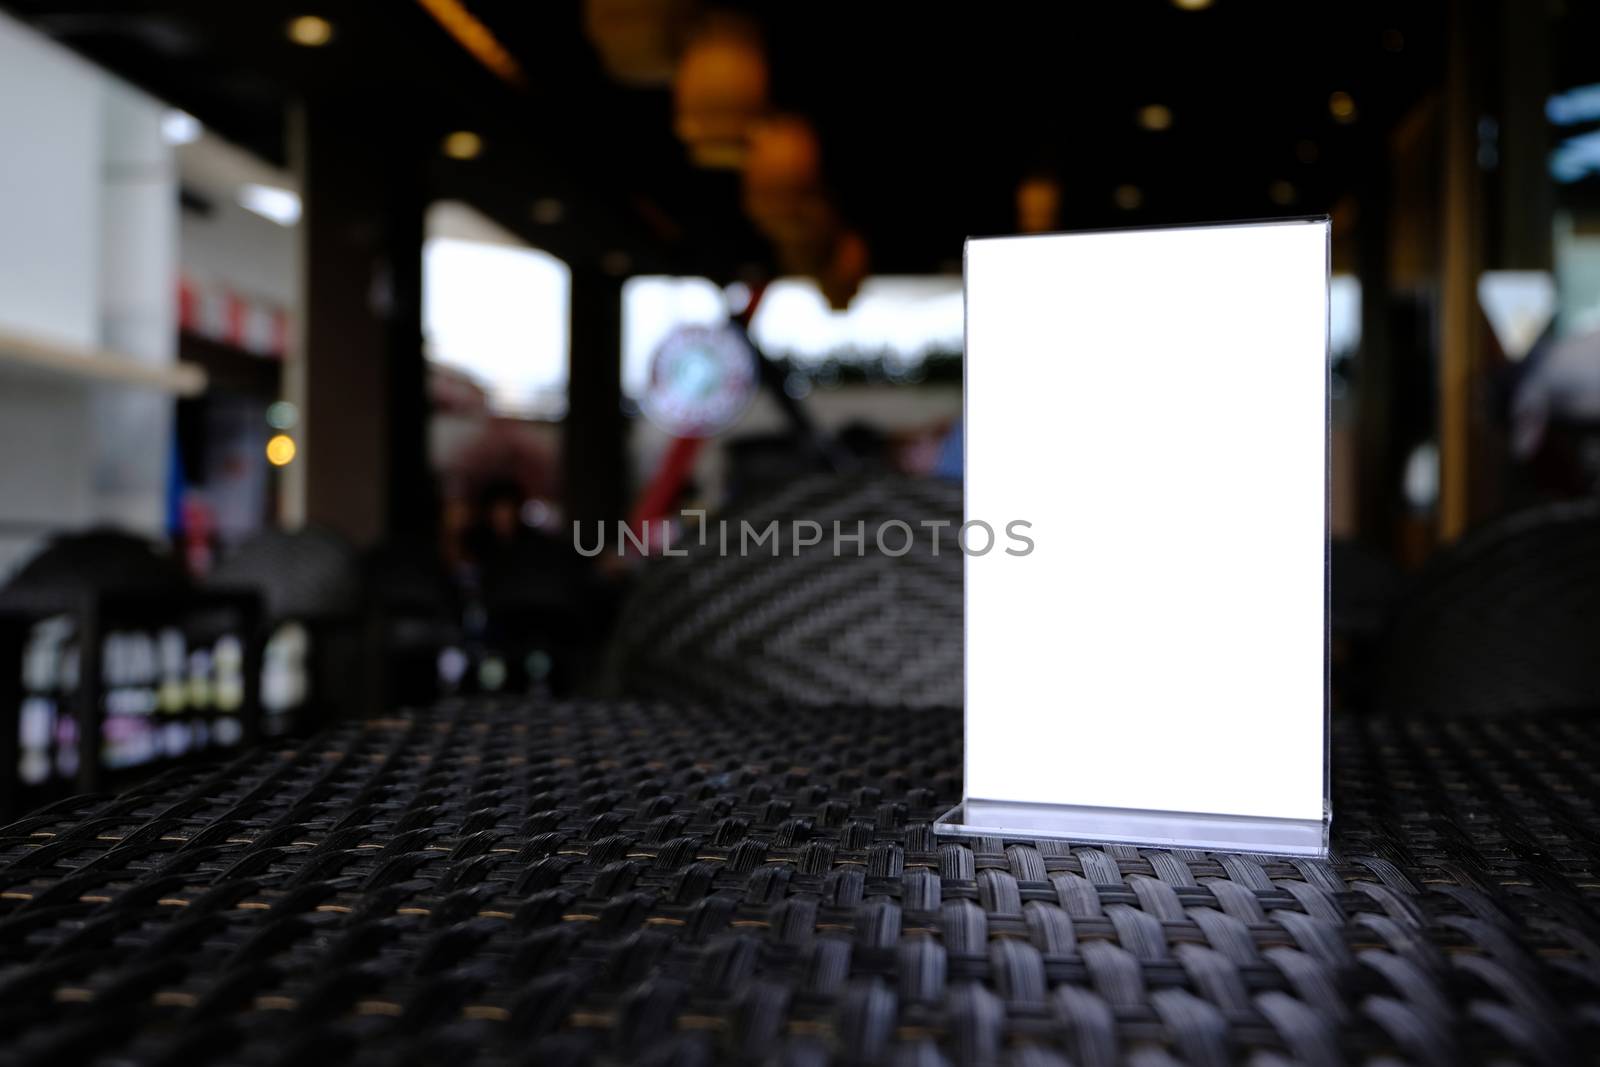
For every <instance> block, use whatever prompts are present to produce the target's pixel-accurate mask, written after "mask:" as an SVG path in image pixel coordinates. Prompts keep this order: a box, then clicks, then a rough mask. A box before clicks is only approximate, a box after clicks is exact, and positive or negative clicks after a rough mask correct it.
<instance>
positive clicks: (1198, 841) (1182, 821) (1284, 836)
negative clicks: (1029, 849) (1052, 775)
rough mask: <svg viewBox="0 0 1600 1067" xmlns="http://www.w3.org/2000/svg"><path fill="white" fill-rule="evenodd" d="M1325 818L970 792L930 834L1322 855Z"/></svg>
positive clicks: (1325, 852)
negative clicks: (1038, 800)
mask: <svg viewBox="0 0 1600 1067" xmlns="http://www.w3.org/2000/svg"><path fill="white" fill-rule="evenodd" d="M1328 824H1329V820H1328V818H1327V817H1326V816H1324V817H1323V818H1321V819H1273V818H1257V817H1253V816H1245V815H1201V814H1194V813H1191V812H1182V811H1148V810H1142V809H1134V808H1097V807H1089V806H1085V805H1078V804H1019V803H1014V802H1010V801H998V800H974V799H971V798H968V799H967V800H965V801H963V802H962V803H960V804H957V805H956V806H955V807H953V808H951V809H950V810H949V811H947V812H945V813H944V814H943V815H941V816H939V817H938V818H937V819H935V820H934V822H933V832H934V833H935V834H939V835H944V836H951V837H954V836H961V837H1003V838H1020V839H1023V840H1066V841H1079V842H1083V843H1085V844H1127V845H1144V846H1148V847H1155V848H1169V849H1189V850H1193V851H1196V852H1246V853H1251V854H1255V855H1269V856H1298V857H1302V858H1310V859H1325V858H1327V855H1328Z"/></svg>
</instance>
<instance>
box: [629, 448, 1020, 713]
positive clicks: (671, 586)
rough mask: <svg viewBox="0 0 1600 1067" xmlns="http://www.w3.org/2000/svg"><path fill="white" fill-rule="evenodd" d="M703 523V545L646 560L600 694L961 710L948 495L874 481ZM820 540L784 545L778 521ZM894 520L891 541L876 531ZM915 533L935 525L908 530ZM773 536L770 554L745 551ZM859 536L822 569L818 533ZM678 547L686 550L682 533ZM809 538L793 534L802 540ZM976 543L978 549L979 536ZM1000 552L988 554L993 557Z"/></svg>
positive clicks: (798, 491) (814, 487) (825, 481)
mask: <svg viewBox="0 0 1600 1067" xmlns="http://www.w3.org/2000/svg"><path fill="white" fill-rule="evenodd" d="M724 518H725V520H726V522H727V539H728V540H727V544H728V548H729V551H728V553H727V554H725V555H724V554H723V553H722V551H721V544H720V540H721V537H720V532H719V530H718V528H717V527H716V525H715V523H716V520H715V519H713V520H712V525H711V526H709V527H708V530H707V537H706V540H707V544H706V545H705V546H701V545H699V544H698V543H692V544H691V546H690V547H689V548H688V553H689V554H688V555H687V556H685V557H681V558H662V559H655V560H651V561H650V563H649V564H648V566H647V568H646V570H645V573H644V576H643V578H642V579H641V581H640V583H639V587H638V588H637V589H636V590H635V592H634V594H633V596H632V597H631V598H630V600H629V602H628V605H627V607H626V608H625V610H624V612H623V615H622V618H621V619H620V621H619V623H618V627H617V634H616V637H615V639H614V645H613V648H612V654H611V667H610V673H611V674H612V676H613V678H614V679H615V681H616V685H615V688H616V689H617V690H618V691H620V692H623V693H626V694H627V695H630V696H635V697H640V698H645V699H665V700H680V701H703V700H717V699H733V700H738V701H741V702H749V703H769V702H772V701H782V702H786V703H799V704H877V705H884V706H896V707H924V708H927V707H953V706H957V705H959V704H960V703H961V563H962V557H961V552H960V549H959V546H958V545H957V543H956V530H957V528H958V527H959V526H960V525H961V487H960V486H959V485H956V484H954V483H949V482H938V481H928V480H922V481H919V480H914V479H909V478H900V477H893V476H886V475H870V476H857V477H853V478H837V477H834V476H831V475H830V476H825V477H818V478H813V479H807V480H804V481H801V482H797V483H796V484H795V485H793V486H790V487H789V488H787V489H786V490H784V491H783V492H781V493H778V494H775V495H772V496H768V497H765V498H763V499H761V500H758V501H755V502H753V503H751V504H750V505H749V506H747V507H745V508H743V509H739V510H736V511H734V512H732V513H731V514H729V515H727V516H724ZM796 520H809V521H811V522H815V523H817V524H818V526H819V527H820V528H821V530H822V535H821V536H822V542H821V543H820V544H815V545H803V544H801V545H797V544H796V542H795V540H794V539H793V537H792V533H793V527H792V526H791V523H792V522H793V521H796ZM894 520H898V521H899V522H902V523H905V524H906V525H907V527H909V529H910V532H911V534H912V537H913V540H912V541H911V543H910V546H909V550H907V551H905V553H904V554H903V555H901V554H897V553H899V552H900V551H901V549H902V546H904V545H906V531H905V530H902V529H901V528H899V527H893V526H891V527H889V528H888V529H886V530H884V533H883V545H884V547H885V548H886V549H888V553H884V552H880V551H879V549H878V541H879V538H878V532H879V529H880V527H882V526H883V524H885V523H888V522H891V521H894ZM923 520H930V521H941V522H944V523H946V524H947V525H945V526H943V527H922V526H920V525H919V523H920V522H922V521H923ZM746 521H748V522H749V523H750V525H751V527H752V529H753V530H754V531H756V535H760V534H761V533H762V532H763V531H765V530H766V528H767V526H768V524H769V523H774V522H775V523H777V524H778V529H777V532H776V534H775V535H774V536H775V538H776V555H774V547H773V545H774V542H773V541H772V540H767V541H765V542H764V543H762V544H760V545H759V546H756V545H754V544H753V543H752V544H751V545H749V546H747V551H748V554H745V555H741V554H740V547H741V541H740V538H741V532H742V527H741V523H743V522H746ZM835 523H838V524H839V530H840V532H841V533H842V534H843V535H844V536H846V537H854V536H855V535H856V534H857V533H858V532H859V533H860V534H861V535H862V538H863V540H862V542H861V544H860V549H859V554H856V553H857V551H858V550H857V544H856V542H853V541H846V542H842V544H843V547H844V552H843V554H842V555H839V556H835V555H834V547H833V532H834V524H835ZM689 534H690V536H691V537H696V536H697V534H696V531H695V530H694V528H693V523H691V524H690V530H689ZM808 536H809V534H808ZM976 536H978V537H979V542H978V543H979V544H980V545H981V544H982V535H981V534H979V535H976ZM1000 550H1001V549H994V551H1000Z"/></svg>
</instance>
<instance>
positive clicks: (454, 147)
mask: <svg viewBox="0 0 1600 1067" xmlns="http://www.w3.org/2000/svg"><path fill="white" fill-rule="evenodd" d="M439 147H440V150H441V151H442V152H444V154H445V155H447V156H449V157H450V158H451V159H477V158H478V157H479V156H480V155H482V154H483V138H482V137H479V136H478V135H477V134H475V133H473V132H472V131H471V130H457V131H456V132H455V133H452V134H450V135H449V136H448V137H446V138H445V139H444V141H443V142H442V143H441V144H440V146H439Z"/></svg>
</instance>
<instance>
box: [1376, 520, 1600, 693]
mask: <svg viewBox="0 0 1600 1067" xmlns="http://www.w3.org/2000/svg"><path fill="white" fill-rule="evenodd" d="M1380 682H1381V685H1380V690H1379V694H1378V695H1379V705H1380V707H1381V709H1382V710H1385V711H1393V710H1396V709H1405V710H1406V711H1407V712H1410V713H1413V714H1432V715H1440V716H1459V715H1515V714H1525V713H1528V712H1540V711H1557V710H1560V711H1568V710H1574V709H1578V708H1589V707H1594V706H1595V705H1596V702H1597V701H1600V500H1581V501H1568V502H1564V503H1559V504H1550V505H1546V506H1544V507H1541V508H1536V509H1532V510H1529V511H1524V512H1519V513H1516V514H1513V515H1510V516H1507V517H1505V518H1503V519H1500V520H1499V521H1497V522H1494V523H1491V524H1489V525H1487V526H1485V527H1483V528H1482V529H1479V530H1477V531H1475V532H1474V533H1473V534H1471V535H1470V536H1468V537H1467V538H1465V539H1464V540H1462V541H1461V542H1460V543H1459V544H1456V545H1453V546H1451V548H1449V549H1448V550H1446V551H1444V552H1441V553H1439V555H1438V556H1437V557H1436V558H1434V559H1433V560H1431V561H1430V562H1429V564H1428V566H1427V567H1426V568H1425V569H1424V570H1423V572H1422V574H1421V575H1420V576H1419V579H1418V580H1417V582H1416V583H1415V584H1414V587H1413V588H1412V589H1411V590H1410V591H1409V595H1407V596H1406V597H1405V598H1404V599H1403V601H1402V602H1401V604H1400V605H1399V608H1398V610H1397V611H1396V612H1395V616H1394V618H1393V619H1392V620H1391V626H1390V633H1389V636H1388V650H1387V656H1386V663H1385V664H1384V669H1383V672H1382V677H1381V679H1380Z"/></svg>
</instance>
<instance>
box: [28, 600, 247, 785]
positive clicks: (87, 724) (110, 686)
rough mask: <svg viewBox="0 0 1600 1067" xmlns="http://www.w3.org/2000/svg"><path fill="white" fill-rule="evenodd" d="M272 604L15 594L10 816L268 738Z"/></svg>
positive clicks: (122, 783) (125, 782)
mask: <svg viewBox="0 0 1600 1067" xmlns="http://www.w3.org/2000/svg"><path fill="white" fill-rule="evenodd" d="M261 634H262V626H261V602H260V598H259V597H257V596H255V595H253V594H250V593H243V592H216V591H201V590H184V591H182V592H181V593H173V592H172V591H170V590H163V591H160V592H154V591H144V590H140V591H106V590H84V589H78V590H64V591H59V592H57V591H53V590H10V591H8V592H7V593H6V595H5V596H4V598H3V599H0V678H3V682H0V708H3V709H4V710H5V713H6V714H7V716H8V718H9V720H10V721H9V722H8V723H6V724H4V725H3V727H0V767H3V770H0V779H3V786H4V795H3V796H0V807H3V808H4V809H5V811H6V812H7V813H8V814H10V815H15V814H17V813H20V812H23V811H27V810H29V809H31V808H34V807H37V806H39V805H41V804H45V803H49V802H50V801H52V800H55V799H57V798H58V797H60V796H63V795H66V794H68V793H72V792H93V791H102V790H107V789H114V788H119V787H121V786H123V785H125V784H127V783H129V782H130V781H132V780H133V779H134V778H136V777H137V776H139V775H142V774H148V773H150V772H152V771H155V770H159V769H162V768H164V767H167V766H171V765H176V764H178V763H179V762H181V761H184V760H187V759H191V758H194V757H198V756H205V755H216V754H217V753H219V752H222V751H227V750H231V749H237V748H241V747H243V746H245V745H247V744H249V743H251V742H253V741H254V740H255V739H256V738H257V737H258V736H260V734H261V678H262V673H263V672H262V660H263V657H262V641H261V636H260V635H261Z"/></svg>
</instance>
